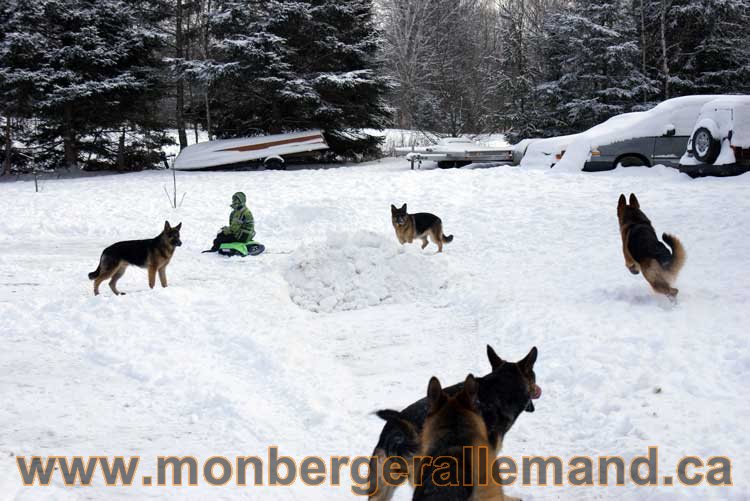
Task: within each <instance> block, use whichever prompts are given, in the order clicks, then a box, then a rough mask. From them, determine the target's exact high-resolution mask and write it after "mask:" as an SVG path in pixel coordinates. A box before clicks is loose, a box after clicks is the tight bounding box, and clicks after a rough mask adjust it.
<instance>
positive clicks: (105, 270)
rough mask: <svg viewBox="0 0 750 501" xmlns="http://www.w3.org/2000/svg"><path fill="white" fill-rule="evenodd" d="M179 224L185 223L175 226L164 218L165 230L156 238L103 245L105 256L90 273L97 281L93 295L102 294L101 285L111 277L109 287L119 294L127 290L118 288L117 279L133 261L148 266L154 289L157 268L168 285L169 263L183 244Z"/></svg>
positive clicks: (149, 284) (95, 281)
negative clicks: (100, 291)
mask: <svg viewBox="0 0 750 501" xmlns="http://www.w3.org/2000/svg"><path fill="white" fill-rule="evenodd" d="M180 228H182V223H180V224H178V225H177V226H175V227H174V228H172V227H171V226H170V225H169V221H164V230H162V232H161V233H160V234H159V235H158V236H156V237H155V238H149V239H147V240H127V241H125V242H117V243H116V244H112V245H110V246H109V247H107V248H106V249H104V251H103V252H102V257H101V258H99V266H97V267H96V270H94V271H92V272H91V273H89V280H93V281H94V295H95V296H98V295H99V285H101V283H102V282H104V281H105V280H107V279H108V278H110V277H111V280H110V281H109V288H110V289H112V292H114V293H115V295H117V296H119V295H120V294H125V293H124V292H120V291H118V290H117V281H118V280H120V278H122V276H123V275H124V274H125V270H126V269H127V267H128V265H131V264H132V265H135V266H138V267H140V268H148V286H149V287H151V288H152V289H153V288H154V285H155V284H156V272H157V271H158V272H159V281H160V282H161V286H162V287H166V286H167V265H168V264H169V261H170V260H171V259H172V254H174V250H175V248H176V247H179V246H180V245H182V242H181V241H180Z"/></svg>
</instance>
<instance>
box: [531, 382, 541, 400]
mask: <svg viewBox="0 0 750 501" xmlns="http://www.w3.org/2000/svg"><path fill="white" fill-rule="evenodd" d="M541 396H542V388H541V387H540V386H539V385H537V384H535V385H534V394H533V395H531V398H532V399H534V400H536V399H537V398H539V397H541Z"/></svg>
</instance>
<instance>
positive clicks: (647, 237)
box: [617, 193, 687, 299]
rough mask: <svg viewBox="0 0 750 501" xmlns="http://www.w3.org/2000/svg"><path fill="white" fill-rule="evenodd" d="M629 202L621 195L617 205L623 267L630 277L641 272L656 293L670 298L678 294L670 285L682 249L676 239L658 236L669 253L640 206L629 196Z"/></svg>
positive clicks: (679, 266) (682, 255)
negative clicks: (630, 274)
mask: <svg viewBox="0 0 750 501" xmlns="http://www.w3.org/2000/svg"><path fill="white" fill-rule="evenodd" d="M629 202H630V203H628V201H626V200H625V195H624V194H623V195H620V199H619V200H618V202H617V219H618V220H619V223H620V235H621V236H622V253H623V255H624V256H625V266H626V267H627V268H628V270H630V273H632V274H633V275H637V274H638V273H639V272H641V273H643V278H645V279H646V281H647V282H648V283H649V284H650V285H651V287H652V288H653V289H654V290H655V291H656V292H659V293H661V294H665V295H667V296H668V297H669V298H672V299H674V298H675V297H676V296H677V293H678V292H679V291H678V290H677V289H675V288H674V287H672V284H673V283H674V282H675V280H677V274H678V273H679V272H680V269H682V266H683V265H684V264H685V259H686V258H687V254H686V253H685V249H684V247H683V246H682V243H681V242H680V240H679V239H678V238H677V237H675V236H674V235H670V234H668V233H662V235H661V238H662V240H664V242H665V243H666V244H667V245H669V247H671V248H672V251H671V252H670V250H669V249H668V248H667V246H666V245H664V244H663V243H661V242H660V241H659V239H658V238H657V236H656V231H654V227H653V226H652V225H651V221H650V220H649V219H648V217H646V214H644V213H643V212H642V211H641V204H640V203H639V202H638V199H637V198H636V196H635V195H634V194H633V193H631V194H630V200H629Z"/></svg>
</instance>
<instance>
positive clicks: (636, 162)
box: [614, 155, 651, 168]
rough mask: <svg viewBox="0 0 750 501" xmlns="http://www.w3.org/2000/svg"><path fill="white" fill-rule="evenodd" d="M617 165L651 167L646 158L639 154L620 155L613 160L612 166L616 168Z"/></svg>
mask: <svg viewBox="0 0 750 501" xmlns="http://www.w3.org/2000/svg"><path fill="white" fill-rule="evenodd" d="M618 165H621V166H623V167H651V165H650V164H649V163H648V160H646V159H645V158H643V157H642V156H640V155H625V156H623V157H620V158H618V159H617V160H616V161H615V165H614V167H615V168H617V166H618Z"/></svg>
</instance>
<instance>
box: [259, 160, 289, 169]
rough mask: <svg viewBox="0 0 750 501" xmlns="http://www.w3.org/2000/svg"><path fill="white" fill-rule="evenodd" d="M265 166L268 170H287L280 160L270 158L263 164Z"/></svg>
mask: <svg viewBox="0 0 750 501" xmlns="http://www.w3.org/2000/svg"><path fill="white" fill-rule="evenodd" d="M263 165H264V166H265V167H266V169H268V170H284V169H286V164H285V163H284V162H282V161H281V160H279V159H278V158H269V159H267V160H266V161H265V162H263Z"/></svg>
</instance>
